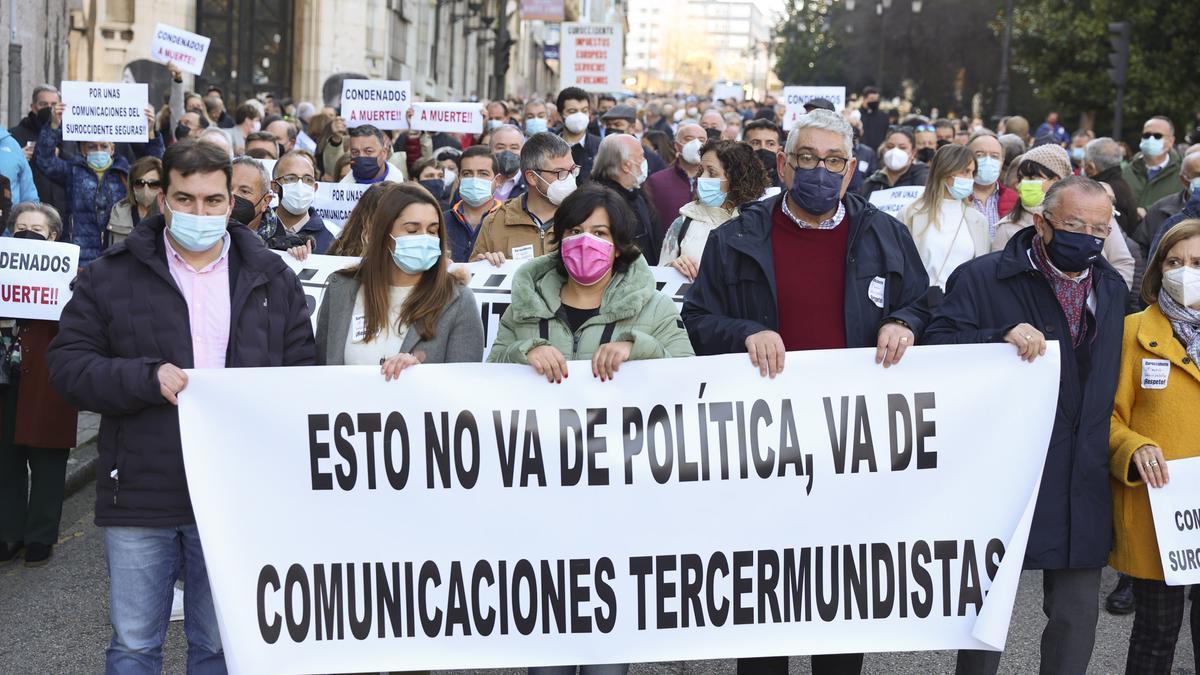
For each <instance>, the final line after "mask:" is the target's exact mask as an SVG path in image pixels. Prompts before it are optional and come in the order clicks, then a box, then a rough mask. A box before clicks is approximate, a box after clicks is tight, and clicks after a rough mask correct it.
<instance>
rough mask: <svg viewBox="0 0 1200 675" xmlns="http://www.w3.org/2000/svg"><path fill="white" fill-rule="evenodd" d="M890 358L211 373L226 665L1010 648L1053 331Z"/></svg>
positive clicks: (280, 668) (185, 418) (209, 524)
mask: <svg viewBox="0 0 1200 675" xmlns="http://www.w3.org/2000/svg"><path fill="white" fill-rule="evenodd" d="M874 354H875V350H874V349H856V350H831V351H821V352H795V353H791V354H788V355H787V365H786V368H785V370H784V371H783V373H781V374H780V375H779V376H778V377H776V378H774V379H767V378H763V377H760V376H759V375H758V372H757V370H756V369H754V368H752V367H751V366H750V364H749V363H748V360H747V358H746V355H745V354H732V355H726V356H714V357H698V358H697V357H693V358H687V359H664V360H657V361H634V362H629V363H626V364H624V365H623V366H622V367H621V371H620V373H619V374H618V375H617V376H616V378H615V379H613V380H611V381H608V382H601V381H600V380H598V379H596V378H593V377H589V376H588V374H589V366H590V364H589V363H587V362H573V363H571V364H570V365H569V368H570V372H571V373H572V374H576V376H575V377H571V378H569V379H567V380H564V382H563V383H562V384H559V385H556V384H550V383H547V382H546V381H545V378H543V377H541V376H539V375H537V373H536V372H535V371H534V370H533V369H532V368H530V367H529V366H522V365H494V364H487V365H484V364H445V365H435V364H423V365H417V366H414V367H412V368H410V369H408V370H406V371H405V372H404V373H403V374H401V376H400V378H399V380H398V381H393V382H385V381H384V379H383V377H382V376H380V374H379V369H378V368H376V367H325V368H322V367H306V368H270V369H237V368H231V369H207V370H190V371H188V387H187V389H185V390H184V391H183V392H182V393H181V394H180V397H179V398H180V405H179V424H180V434H181V439H182V445H183V456H184V463H185V467H186V473H187V480H188V489H189V494H190V495H191V501H192V506H193V508H194V511H195V515H196V522H197V525H198V527H199V531H200V536H201V539H202V541H203V545H204V557H205V563H206V566H207V569H208V575H209V579H210V580H211V584H212V590H213V597H214V602H215V606H216V610H217V616H218V621H219V625H220V631H221V637H222V644H223V646H224V649H225V658H226V662H227V665H228V667H229V670H230V672H232V673H257V672H348V671H349V672H379V671H381V670H382V671H401V670H424V669H438V670H440V669H467V668H517V667H521V668H523V667H526V666H548V665H555V664H562V663H568V664H593V663H613V662H652V661H675V660H681V659H687V660H692V659H718V658H733V657H749V656H776V655H786V654H827V653H854V652H878V651H911V650H932V649H1001V648H1003V647H1004V643H1005V639H1006V635H1007V630H1008V623H1009V618H1010V616H1011V612H1012V607H1013V602H1014V599H1015V592H1016V590H1017V584H1018V580H1019V577H1020V571H1021V566H1022V561H1023V558H1024V553H1025V547H1026V541H1027V538H1028V534H1029V527H1030V522H1031V520H1032V517H1033V511H1034V506H1035V504H1036V500H1037V493H1038V486H1039V483H1040V480H1041V472H1042V465H1043V462H1044V460H1045V455H1046V447H1047V444H1048V440H1049V437H1050V431H1051V426H1052V423H1053V418H1054V410H1055V400H1056V396H1057V389H1058V377H1059V351H1058V346H1057V343H1055V342H1051V343H1050V344H1049V345H1048V351H1047V354H1046V357H1045V358H1042V359H1038V360H1037V361H1035V362H1034V363H1032V364H1021V366H1020V367H1016V366H1015V365H1014V364H1015V363H1017V359H1016V356H1015V355H1014V354H1013V351H1012V348H1011V347H1010V346H1008V345H994V344H989V345H955V346H941V347H915V348H912V349H910V350H909V351H908V353H907V354H906V355H905V360H904V363H903V364H902V365H901V366H900V367H898V368H891V369H887V370H885V369H883V368H881V367H879V366H878V365H876V364H875V362H874ZM984 382H986V383H987V386H981V385H980V383H984ZM1013 391H1020V392H1024V393H1023V394H1022V395H1021V396H1019V397H1015V398H1014V397H1012V396H1010V395H1008V394H1007V392H1013ZM517 392H519V397H518V396H514V394H515V393H517ZM264 400H268V401H281V400H286V401H288V402H289V404H288V405H286V406H282V407H281V408H279V410H277V411H275V412H274V413H273V414H271V415H267V416H263V415H262V414H261V413H260V412H259V409H260V407H261V406H260V405H258V404H259V403H261V402H262V401H264ZM1001 407H1002V408H1003V409H1004V410H1005V411H1006V414H1005V415H996V414H995V410H997V409H998V408H1001ZM214 419H219V420H221V423H220V424H213V422H212V421H213V420H214ZM1013 419H1019V420H1021V424H1013V423H1012V420H1013ZM231 467H235V470H231ZM264 476H270V480H263V477H264Z"/></svg>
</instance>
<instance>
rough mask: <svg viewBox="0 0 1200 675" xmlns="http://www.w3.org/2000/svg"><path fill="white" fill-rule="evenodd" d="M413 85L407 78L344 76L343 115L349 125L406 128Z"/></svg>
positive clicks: (385, 128)
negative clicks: (350, 78) (349, 78)
mask: <svg viewBox="0 0 1200 675" xmlns="http://www.w3.org/2000/svg"><path fill="white" fill-rule="evenodd" d="M411 104H412V87H411V83H410V82H409V81H408V80H343V81H342V117H343V118H344V119H345V120H346V126H348V127H357V126H359V125H362V124H371V125H374V126H375V127H376V128H377V129H384V130H387V129H407V128H408V120H407V113H408V108H409V106H410V105H411Z"/></svg>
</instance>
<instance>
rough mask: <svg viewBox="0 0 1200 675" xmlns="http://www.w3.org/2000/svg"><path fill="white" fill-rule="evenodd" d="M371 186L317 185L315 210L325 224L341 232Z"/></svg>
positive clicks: (351, 184) (314, 202)
mask: <svg viewBox="0 0 1200 675" xmlns="http://www.w3.org/2000/svg"><path fill="white" fill-rule="evenodd" d="M369 187H371V186H370V185H360V184H359V183H317V193H316V194H315V195H314V196H313V203H312V205H313V208H314V209H316V210H317V215H319V216H321V220H324V221H325V223H326V224H327V225H328V224H332V225H333V226H335V227H337V228H338V231H339V232H340V231H341V229H342V227H343V226H344V225H345V224H346V219H347V218H349V217H350V212H351V211H353V210H354V207H355V205H357V204H358V200H359V198H360V197H362V193H364V192H366V191H367V188H369Z"/></svg>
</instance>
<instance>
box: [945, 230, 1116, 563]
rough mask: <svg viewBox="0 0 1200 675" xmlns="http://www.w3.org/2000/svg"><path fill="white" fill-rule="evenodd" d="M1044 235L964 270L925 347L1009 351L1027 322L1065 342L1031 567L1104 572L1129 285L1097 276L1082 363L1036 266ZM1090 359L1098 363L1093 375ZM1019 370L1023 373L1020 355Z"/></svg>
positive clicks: (1021, 237) (1020, 238)
mask: <svg viewBox="0 0 1200 675" xmlns="http://www.w3.org/2000/svg"><path fill="white" fill-rule="evenodd" d="M1035 234H1036V230H1035V229H1034V228H1032V227H1029V228H1025V229H1024V230H1021V231H1020V232H1018V233H1017V234H1016V235H1015V236H1013V238H1012V239H1011V240H1010V241H1009V242H1008V246H1006V247H1005V249H1004V250H1003V251H998V252H996V253H991V254H988V255H985V256H983V257H980V258H976V259H975V260H972V261H970V262H968V263H966V264H964V265H962V266H960V267H959V268H958V269H957V270H955V271H954V274H952V275H951V276H950V280H949V282H948V283H947V285H946V287H947V290H946V297H945V298H944V299H943V300H942V303H941V304H940V305H939V306H938V308H937V310H936V311H935V312H934V316H933V320H932V321H931V322H930V324H929V328H928V329H927V330H926V331H925V337H924V343H926V344H962V343H984V342H1002V341H1003V340H1004V336H1005V335H1007V334H1008V332H1009V331H1010V330H1012V328H1013V327H1015V326H1016V325H1017V324H1019V323H1028V324H1029V325H1031V326H1033V327H1034V328H1036V329H1038V330H1039V331H1041V332H1042V333H1043V334H1044V335H1045V336H1046V339H1048V340H1058V341H1059V346H1060V349H1061V350H1062V363H1061V369H1062V376H1061V378H1060V380H1059V382H1060V384H1059V389H1058V413H1057V415H1056V416H1055V418H1054V430H1053V431H1052V432H1051V434H1050V447H1049V450H1048V452H1047V454H1046V465H1045V469H1044V471H1043V473H1042V487H1041V492H1039V493H1038V501H1037V507H1036V508H1035V509H1034V513H1033V526H1032V529H1031V530H1030V532H1029V546H1028V548H1027V549H1026V551H1025V567H1026V568H1027V569H1077V568H1092V567H1103V566H1104V565H1106V564H1107V562H1108V553H1109V550H1110V549H1111V548H1112V542H1113V533H1112V529H1113V525H1112V493H1111V492H1110V486H1109V466H1108V427H1109V419H1110V417H1111V415H1112V409H1113V395H1114V394H1115V393H1116V390H1117V374H1118V372H1119V371H1120V366H1121V338H1122V335H1123V332H1124V322H1125V298H1126V295H1127V294H1128V292H1129V291H1128V288H1127V287H1126V286H1125V282H1124V281H1122V280H1121V276H1120V275H1119V274H1117V272H1116V271H1115V270H1114V269H1113V268H1112V267H1111V266H1109V264H1108V263H1107V262H1106V261H1104V260H1103V259H1100V260H1098V261H1097V262H1096V264H1095V266H1093V267H1092V272H1091V273H1092V274H1094V275H1095V277H1094V279H1093V281H1092V284H1093V286H1092V288H1093V290H1094V292H1095V294H1096V313H1095V325H1094V337H1089V338H1087V339H1086V340H1085V342H1084V346H1088V345H1090V349H1089V351H1088V352H1087V353H1086V354H1085V355H1082V356H1083V358H1082V359H1081V358H1080V356H1081V355H1079V354H1077V353H1076V349H1075V348H1074V347H1073V346H1072V345H1071V340H1070V328H1069V327H1068V326H1067V319H1066V316H1065V315H1064V314H1063V311H1062V308H1061V307H1060V306H1059V304H1058V299H1057V298H1055V296H1054V291H1053V289H1052V288H1051V287H1050V282H1049V281H1047V280H1046V278H1045V276H1044V275H1043V274H1042V273H1041V272H1040V271H1039V270H1038V269H1037V268H1035V267H1034V266H1033V263H1032V262H1031V261H1030V259H1029V249H1030V247H1031V245H1032V242H1033V237H1034V235H1035ZM1119 235H1120V233H1115V234H1114V236H1119ZM1081 360H1082V361H1083V362H1087V361H1090V366H1088V367H1087V368H1086V376H1084V375H1083V372H1084V369H1081ZM1013 367H1014V368H1015V367H1017V356H1016V353H1015V351H1014V354H1013ZM1015 395H1019V392H1016V393H1015ZM992 413H993V414H1003V411H992ZM1014 422H1015V423H1019V422H1020V420H1014Z"/></svg>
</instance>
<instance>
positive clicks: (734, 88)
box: [712, 82, 746, 101]
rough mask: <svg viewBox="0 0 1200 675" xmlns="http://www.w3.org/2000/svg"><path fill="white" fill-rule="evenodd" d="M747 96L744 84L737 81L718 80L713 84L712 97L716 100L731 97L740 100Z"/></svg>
mask: <svg viewBox="0 0 1200 675" xmlns="http://www.w3.org/2000/svg"><path fill="white" fill-rule="evenodd" d="M745 96H746V92H745V89H744V88H743V86H742V85H740V84H737V83H735V82H717V83H716V84H714V85H713V93H712V97H713V100H714V101H724V100H727V99H731V98H732V99H736V100H738V101H740V100H742V99H743V98H745Z"/></svg>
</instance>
